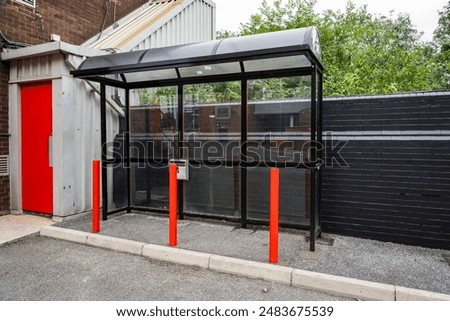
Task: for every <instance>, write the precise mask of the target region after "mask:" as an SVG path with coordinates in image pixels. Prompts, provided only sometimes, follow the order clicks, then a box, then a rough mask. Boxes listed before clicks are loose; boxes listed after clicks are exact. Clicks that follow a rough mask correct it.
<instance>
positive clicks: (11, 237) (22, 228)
mask: <svg viewBox="0 0 450 321" xmlns="http://www.w3.org/2000/svg"><path fill="white" fill-rule="evenodd" d="M53 223H54V222H53V221H52V219H51V217H44V216H35V215H25V214H22V215H13V214H9V215H3V216H0V246H1V245H3V244H7V243H10V242H14V241H17V240H20V239H22V238H24V237H27V236H30V235H33V234H37V233H39V231H40V229H41V227H43V226H49V225H52V224H53Z"/></svg>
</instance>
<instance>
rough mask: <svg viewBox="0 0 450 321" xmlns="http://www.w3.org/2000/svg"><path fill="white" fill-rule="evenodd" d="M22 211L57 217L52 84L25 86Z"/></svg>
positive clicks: (23, 87) (23, 104)
mask: <svg viewBox="0 0 450 321" xmlns="http://www.w3.org/2000/svg"><path fill="white" fill-rule="evenodd" d="M21 100H22V207H23V210H25V211H30V212H38V213H45V214H52V213H53V168H52V167H51V164H50V153H51V135H52V84H51V83H39V84H32V85H25V86H22V89H21Z"/></svg>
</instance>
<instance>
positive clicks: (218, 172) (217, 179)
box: [184, 166, 240, 217]
mask: <svg viewBox="0 0 450 321" xmlns="http://www.w3.org/2000/svg"><path fill="white" fill-rule="evenodd" d="M190 176H191V178H190V180H189V181H188V182H186V183H185V185H184V197H185V199H184V211H185V212H186V213H194V214H210V215H216V216H228V217H240V170H239V167H234V168H225V167H223V166H221V167H215V168H208V167H207V166H201V167H200V166H193V167H191V168H190Z"/></svg>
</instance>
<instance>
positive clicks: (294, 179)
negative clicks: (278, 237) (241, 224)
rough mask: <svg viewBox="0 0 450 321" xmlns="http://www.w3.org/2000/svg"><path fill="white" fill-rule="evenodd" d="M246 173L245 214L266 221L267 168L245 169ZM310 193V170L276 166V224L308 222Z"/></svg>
mask: <svg viewBox="0 0 450 321" xmlns="http://www.w3.org/2000/svg"><path fill="white" fill-rule="evenodd" d="M247 175H248V176H247V177H248V178H247V180H248V188H247V204H248V205H247V217H248V218H249V219H254V220H262V221H268V220H269V183H270V182H269V179H270V168H262V167H259V168H249V169H248V174H247ZM310 195H311V188H310V170H305V169H300V168H282V169H280V223H284V224H308V222H309V221H308V220H309V213H310Z"/></svg>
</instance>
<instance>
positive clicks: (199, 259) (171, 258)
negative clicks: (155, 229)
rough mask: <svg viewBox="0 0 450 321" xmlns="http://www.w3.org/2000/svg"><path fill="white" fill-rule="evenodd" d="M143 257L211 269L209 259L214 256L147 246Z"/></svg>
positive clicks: (158, 246) (143, 250) (151, 245)
mask: <svg viewBox="0 0 450 321" xmlns="http://www.w3.org/2000/svg"><path fill="white" fill-rule="evenodd" d="M142 256H145V257H148V258H151V259H154V260H159V261H165V262H170V263H177V264H182V265H190V266H197V267H201V268H203V269H209V259H210V258H211V256H212V254H206V253H201V252H194V251H189V250H183V249H177V248H170V247H166V246H160V245H153V244H146V245H144V247H143V249H142Z"/></svg>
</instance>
